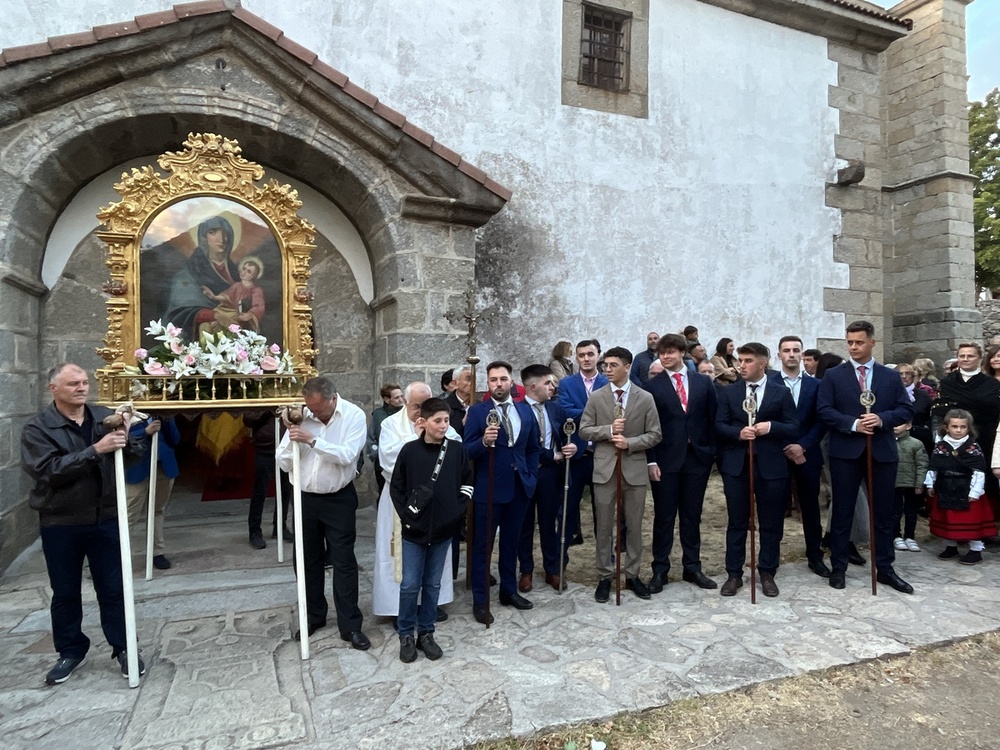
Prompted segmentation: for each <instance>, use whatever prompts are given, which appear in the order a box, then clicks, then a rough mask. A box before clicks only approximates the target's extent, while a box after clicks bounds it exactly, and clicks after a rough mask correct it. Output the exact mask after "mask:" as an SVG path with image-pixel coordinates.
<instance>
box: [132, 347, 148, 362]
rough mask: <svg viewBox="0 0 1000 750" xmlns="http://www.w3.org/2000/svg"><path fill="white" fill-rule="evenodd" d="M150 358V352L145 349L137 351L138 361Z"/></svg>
mask: <svg viewBox="0 0 1000 750" xmlns="http://www.w3.org/2000/svg"><path fill="white" fill-rule="evenodd" d="M148 356H149V352H147V351H146V350H145V349H143V348H141V347H140V348H139V349H136V350H135V358H136V359H145V358H146V357H148Z"/></svg>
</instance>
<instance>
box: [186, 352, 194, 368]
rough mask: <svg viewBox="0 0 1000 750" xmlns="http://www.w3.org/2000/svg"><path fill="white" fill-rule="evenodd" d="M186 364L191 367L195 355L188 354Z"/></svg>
mask: <svg viewBox="0 0 1000 750" xmlns="http://www.w3.org/2000/svg"><path fill="white" fill-rule="evenodd" d="M184 364H186V365H187V366H188V367H190V366H191V365H193V364H194V355H193V354H188V355H187V356H186V357H184Z"/></svg>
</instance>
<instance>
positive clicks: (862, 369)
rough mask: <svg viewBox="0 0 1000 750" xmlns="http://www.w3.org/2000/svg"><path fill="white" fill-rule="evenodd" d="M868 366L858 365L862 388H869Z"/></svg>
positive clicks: (859, 383) (865, 389)
mask: <svg viewBox="0 0 1000 750" xmlns="http://www.w3.org/2000/svg"><path fill="white" fill-rule="evenodd" d="M867 375H868V368H867V367H865V366H864V365H859V366H858V385H860V386H861V390H863V391H867V390H868V377H867Z"/></svg>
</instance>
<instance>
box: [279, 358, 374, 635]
mask: <svg viewBox="0 0 1000 750" xmlns="http://www.w3.org/2000/svg"><path fill="white" fill-rule="evenodd" d="M302 398H303V400H304V401H305V404H306V409H305V419H304V420H303V421H302V424H300V425H293V424H287V422H286V426H287V427H288V431H287V432H286V433H285V436H284V437H283V438H282V439H281V444H280V445H279V446H278V460H279V462H280V464H281V468H282V469H284V470H285V471H289V472H290V471H291V470H292V450H293V449H292V442H295V443H298V445H299V449H300V451H301V462H300V469H301V477H300V480H301V482H302V487H301V489H302V534H303V539H302V554H303V558H304V563H305V578H306V580H305V585H306V612H307V620H308V623H309V635H312V634H313V633H314V632H316V631H317V630H319V629H320V628H322V627H325V626H326V614H327V609H328V604H327V601H326V594H325V593H324V591H323V587H324V570H323V567H324V560H325V557H326V554H325V552H324V542H325V543H326V546H327V547H329V549H330V557H331V558H332V562H333V604H334V607H335V608H336V611H337V627H338V628H339V630H340V637H341V638H342V639H343V640H345V641H349V642H350V643H351V645H352V646H353V647H354V648H356V649H359V650H361V651H364V650H366V649H368V647H369V646H371V642H370V641H369V640H368V637H367V636H366V635H365V634H364V633H363V632H361V622H362V617H361V610H360V609H359V608H358V561H357V558H356V557H355V556H354V540H355V538H356V535H357V529H356V514H357V510H358V493H357V492H356V491H355V489H354V477H355V476H356V475H357V464H358V455H359V454H360V453H361V450H362V449H363V448H364V446H365V438H366V435H367V429H366V420H365V413H364V412H363V411H362V410H361V409H360V408H358V407H357V406H355V405H354V404H352V403H350V402H349V401H347V400H346V399H343V398H341V397H340V396H339V395H337V391H336V389H335V388H334V386H333V382H332V381H331V380H330V379H329V378H326V377H317V378H310V379H309V380H307V381H306V383H305V385H303V386H302ZM293 481H294V478H293ZM299 637H301V634H300V633H296V638H299Z"/></svg>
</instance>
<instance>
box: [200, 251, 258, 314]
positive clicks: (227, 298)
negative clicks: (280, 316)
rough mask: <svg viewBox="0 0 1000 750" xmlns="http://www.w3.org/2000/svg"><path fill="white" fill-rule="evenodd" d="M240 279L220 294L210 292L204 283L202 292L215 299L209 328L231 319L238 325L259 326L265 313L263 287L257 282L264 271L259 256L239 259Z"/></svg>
mask: <svg viewBox="0 0 1000 750" xmlns="http://www.w3.org/2000/svg"><path fill="white" fill-rule="evenodd" d="M239 268H240V280H239V281H238V282H236V283H235V284H233V285H232V286H231V287H229V288H228V289H226V290H225V291H224V292H222V293H221V294H213V293H212V290H211V289H209V288H208V287H207V286H206V287H202V290H201V291H202V293H203V294H204V295H205V296H206V297H208V299H210V300H214V301H215V302H218V303H219V305H218V306H217V307H216V308H215V311H214V312H215V316H214V322H213V326H212V328H213V329H215V330H217V329H218V328H221V327H226V326H228V325H229V324H231V323H236V324H238V325H239V326H240V327H241V328H249V329H251V330H254V331H258V330H260V321H261V318H263V317H264V290H263V289H261V288H260V287H259V286H257V280H258V279H260V277H261V274H262V273H263V268H264V264H263V263H262V262H261V260H260V258H257V257H255V256H249V257H247V258H244V259H243V260H242V261H240V264H239Z"/></svg>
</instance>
